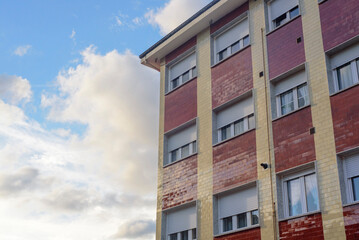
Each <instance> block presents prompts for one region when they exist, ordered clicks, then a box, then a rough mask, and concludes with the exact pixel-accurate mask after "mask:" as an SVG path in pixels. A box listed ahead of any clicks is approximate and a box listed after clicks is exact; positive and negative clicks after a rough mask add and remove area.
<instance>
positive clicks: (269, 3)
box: [267, 0, 301, 31]
mask: <svg viewBox="0 0 359 240" xmlns="http://www.w3.org/2000/svg"><path fill="white" fill-rule="evenodd" d="M274 1H276V0H270V1H268V2H267V9H268V23H269V29H270V31H273V30H275V29H277V28H280V27H281V26H283V25H285V24H286V23H287V22H289V21H290V20H292V19H294V18H296V17H298V16H300V15H301V9H300V4H299V1H298V5H297V6H296V7H294V8H298V15H296V16H294V17H293V18H290V11H291V10H293V9H294V8H292V9H290V10H289V11H287V12H283V14H281V15H279V16H278V17H277V18H276V19H278V18H279V17H281V16H283V15H284V14H286V18H285V19H284V21H283V23H282V24H280V25H279V26H276V25H275V20H276V19H273V20H272V16H271V10H270V8H271V6H270V5H271V3H273V2H274Z"/></svg>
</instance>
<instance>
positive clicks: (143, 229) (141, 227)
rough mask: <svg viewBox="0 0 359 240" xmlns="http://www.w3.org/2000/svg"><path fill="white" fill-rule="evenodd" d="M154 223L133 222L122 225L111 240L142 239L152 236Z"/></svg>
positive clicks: (145, 221) (144, 221)
mask: <svg viewBox="0 0 359 240" xmlns="http://www.w3.org/2000/svg"><path fill="white" fill-rule="evenodd" d="M155 229H156V223H155V221H153V220H134V221H130V222H126V223H124V224H122V225H121V226H120V227H119V229H118V232H117V233H116V234H114V235H113V236H112V237H111V239H144V238H145V237H149V236H153V235H154V233H155Z"/></svg>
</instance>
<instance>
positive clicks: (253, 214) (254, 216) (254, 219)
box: [251, 210, 259, 225]
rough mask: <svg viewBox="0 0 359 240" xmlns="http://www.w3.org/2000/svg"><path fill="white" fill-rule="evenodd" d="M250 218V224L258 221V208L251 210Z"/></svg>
mask: <svg viewBox="0 0 359 240" xmlns="http://www.w3.org/2000/svg"><path fill="white" fill-rule="evenodd" d="M251 220H252V225H256V224H258V223H259V213H258V210H254V211H252V212H251Z"/></svg>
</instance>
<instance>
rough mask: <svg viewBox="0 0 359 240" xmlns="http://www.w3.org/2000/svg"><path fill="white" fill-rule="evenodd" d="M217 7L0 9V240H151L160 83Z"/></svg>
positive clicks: (111, 0)
mask: <svg viewBox="0 0 359 240" xmlns="http://www.w3.org/2000/svg"><path fill="white" fill-rule="evenodd" d="M209 2H210V0H198V1H191V0H128V1H119V0H117V1H115V0H107V1H94V0H87V1H83V0H81V1H80V0H73V1H67V0H56V1H55V0H48V1H44V0H41V1H40V0H23V1H20V0H13V1H1V0H0V53H1V54H0V66H1V67H0V239H6V240H24V239H26V240H48V239H52V240H82V239H83V240H111V239H125V240H126V239H142V240H147V239H154V232H155V212H156V211H155V209H156V181H157V180H156V179H157V176H156V174H157V172H156V168H157V148H158V144H157V143H158V114H159V113H158V109H159V73H158V72H156V71H154V70H152V69H149V68H147V67H144V66H142V65H141V64H140V60H139V58H138V55H139V54H140V53H142V52H143V51H145V50H146V49H147V48H148V47H150V46H151V45H152V44H154V43H155V42H156V41H158V40H159V39H160V38H161V37H162V36H164V35H165V34H166V33H168V32H169V31H171V30H172V29H174V28H175V27H176V26H178V25H179V24H180V23H182V22H183V21H184V20H186V19H187V18H188V17H190V16H191V15H192V14H194V13H195V12H196V11H197V10H199V9H200V8H202V7H203V6H205V4H207V3H209Z"/></svg>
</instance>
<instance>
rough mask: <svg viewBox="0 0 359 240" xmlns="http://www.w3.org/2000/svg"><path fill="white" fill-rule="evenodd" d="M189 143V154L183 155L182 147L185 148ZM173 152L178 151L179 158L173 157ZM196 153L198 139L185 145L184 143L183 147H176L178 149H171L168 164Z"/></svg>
mask: <svg viewBox="0 0 359 240" xmlns="http://www.w3.org/2000/svg"><path fill="white" fill-rule="evenodd" d="M187 145H189V153H188V156H185V157H182V149H183V148H184V147H186V146H187ZM195 146H196V147H195ZM173 152H176V155H177V157H178V158H177V157H176V159H172V153H173ZM196 153H197V141H193V142H190V143H188V144H185V145H183V146H181V147H179V148H176V149H174V150H172V151H170V152H169V153H168V164H171V163H174V162H177V161H180V160H182V159H185V158H188V157H190V156H192V155H193V154H196Z"/></svg>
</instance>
